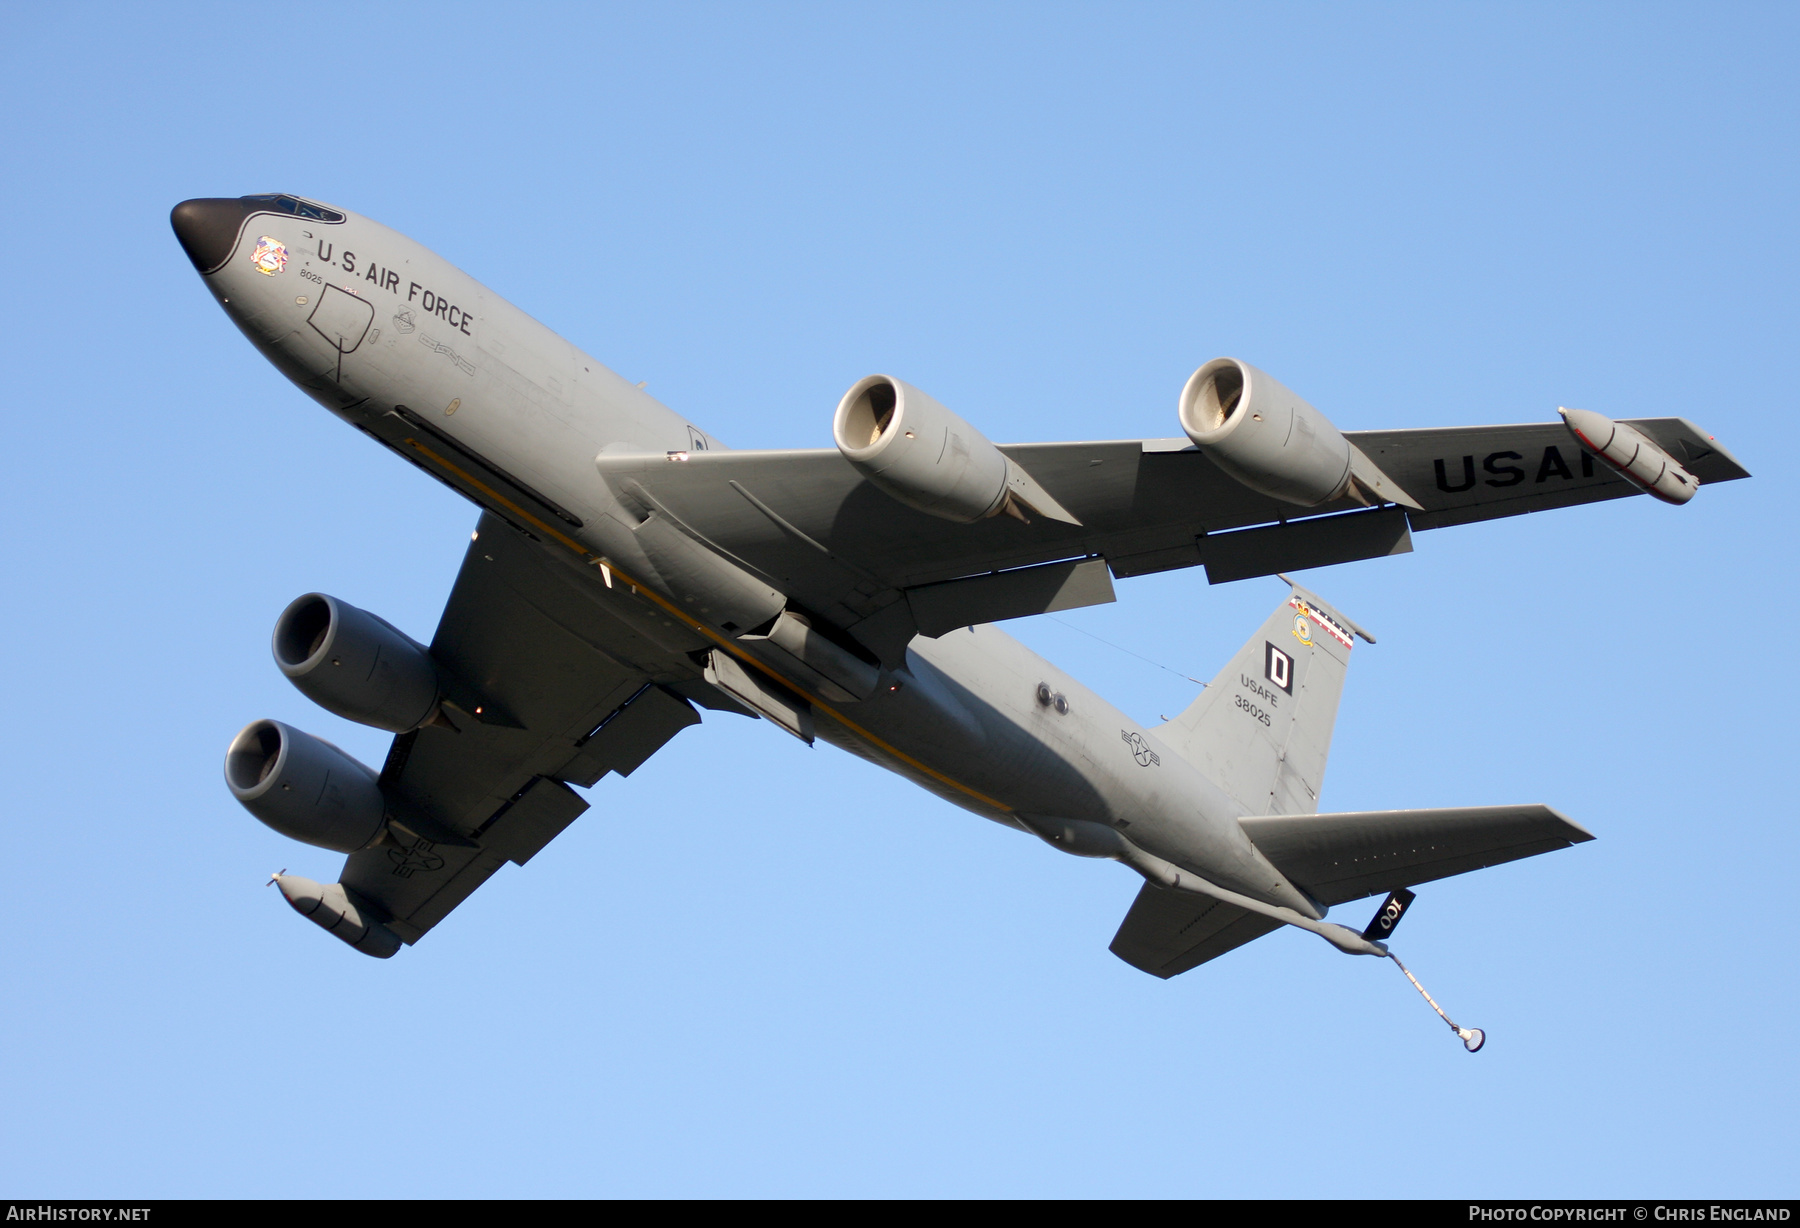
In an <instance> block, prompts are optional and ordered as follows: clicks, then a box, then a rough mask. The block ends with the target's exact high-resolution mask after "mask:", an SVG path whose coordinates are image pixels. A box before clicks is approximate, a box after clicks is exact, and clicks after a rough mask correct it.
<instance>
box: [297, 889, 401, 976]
mask: <svg viewBox="0 0 1800 1228" xmlns="http://www.w3.org/2000/svg"><path fill="white" fill-rule="evenodd" d="M275 885H276V886H278V887H280V888H281V895H282V898H283V899H285V900H286V901H287V902H288V904H289V905H290V906H291V907H292V908H293V910H294V911H295V912H297V913H299V914H300V915H301V916H303V917H305V918H306V919H307V920H308V921H311V922H312V923H313V924H314V925H316V926H318V927H319V928H320V929H322V930H324V931H325V932H326V933H328V934H330V935H332V936H333V937H335V938H339V939H342V940H343V941H344V942H346V943H348V944H350V945H351V946H353V947H355V948H356V949H357V950H358V951H361V952H362V953H363V954H364V955H372V956H374V957H375V958H376V959H387V958H389V957H390V956H392V955H393V954H394V952H396V951H398V950H399V949H400V937H399V935H397V934H395V933H394V931H393V930H391V929H389V928H388V927H387V926H385V925H383V924H382V923H381V922H379V921H377V920H375V919H374V918H373V917H370V916H368V915H366V914H365V913H364V911H363V909H362V907H360V906H359V905H358V904H357V903H356V901H354V900H352V899H351V898H350V894H349V893H348V892H347V891H345V890H344V886H343V884H342V883H323V884H321V883H315V882H314V881H313V880H312V879H310V878H301V877H300V876H299V875H298V874H277V875H276V876H275Z"/></svg>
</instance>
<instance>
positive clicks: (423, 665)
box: [270, 593, 439, 733]
mask: <svg viewBox="0 0 1800 1228" xmlns="http://www.w3.org/2000/svg"><path fill="white" fill-rule="evenodd" d="M270 648H271V649H272V650H273V652H274V654H275V664H276V665H278V666H280V667H281V672H282V673H284V674H286V675H287V676H288V680H289V681H290V682H292V683H293V684H294V685H295V686H296V687H299V688H300V693H301V694H302V695H304V696H306V697H307V698H308V699H310V700H312V701H313V702H314V703H316V704H318V705H319V706H320V707H321V708H323V709H325V710H326V711H327V712H331V713H333V714H335V715H337V716H341V717H343V718H344V719H345V720H348V721H355V722H356V723H357V724H359V725H373V726H375V728H377V729H385V730H387V731H388V732H389V733H405V732H407V731H408V730H411V729H417V728H418V727H419V726H420V725H423V724H424V723H425V722H427V721H428V720H430V719H431V717H432V715H433V714H434V713H435V712H436V710H437V701H438V690H439V683H438V672H437V665H436V664H435V663H434V662H433V661H432V659H431V653H430V652H429V651H427V650H426V648H425V647H424V646H423V645H421V644H418V643H415V642H414V641H413V640H412V639H410V638H409V637H407V636H406V635H403V634H402V633H401V632H399V631H398V630H396V629H395V628H394V627H392V626H391V625H389V624H388V623H387V622H386V621H384V620H383V619H380V618H377V617H376V616H375V615H373V614H371V613H369V612H368V611H367V610H359V609H357V608H356V607H355V606H353V605H351V604H350V603H349V602H347V601H339V600H338V599H337V598H336V597H328V596H326V595H325V594H324V593H308V594H306V596H304V597H299V598H296V599H295V600H294V601H293V602H292V603H291V604H290V605H289V606H288V608H287V609H285V610H283V611H282V612H281V617H280V618H278V619H276V620H275V634H274V636H273V639H272V642H271V644H270Z"/></svg>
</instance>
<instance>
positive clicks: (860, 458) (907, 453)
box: [831, 375, 1081, 524]
mask: <svg viewBox="0 0 1800 1228" xmlns="http://www.w3.org/2000/svg"><path fill="white" fill-rule="evenodd" d="M831 434H832V438H833V439H835V440H836V441H837V446H838V451H840V452H842V453H843V454H844V459H845V460H847V461H849V462H850V463H851V465H853V466H855V468H856V471H857V472H858V473H860V474H862V475H863V476H864V477H865V478H868V479H869V481H871V482H873V483H874V484H875V485H876V486H879V487H880V488H881V489H882V490H883V491H885V492H887V493H888V494H890V495H892V496H893V497H894V498H896V499H898V500H899V501H900V502H902V503H904V504H906V505H907V506H908V507H911V508H916V509H918V510H919V511H921V512H925V513H927V514H929V515H932V516H937V517H940V518H941V519H944V520H954V521H956V522H958V523H959V524H973V523H974V522H975V521H977V520H984V519H986V518H987V517H989V516H997V515H999V514H1000V513H1001V512H1007V513H1009V514H1010V515H1013V516H1016V517H1018V518H1019V519H1020V520H1024V519H1026V518H1027V517H1026V514H1025V513H1026V512H1036V513H1037V514H1038V515H1041V516H1045V517H1048V518H1049V519H1051V520H1060V521H1063V522H1064V523H1066V524H1080V523H1081V522H1080V521H1078V520H1076V519H1075V517H1073V516H1071V515H1069V513H1068V512H1066V511H1064V510H1063V508H1062V506H1061V505H1060V504H1058V503H1057V502H1056V500H1055V499H1053V498H1051V497H1050V495H1049V493H1048V492H1047V491H1045V490H1044V489H1043V488H1042V487H1041V486H1039V485H1038V484H1037V482H1036V481H1035V480H1034V479H1033V478H1032V477H1031V475H1030V474H1028V473H1026V472H1025V471H1024V470H1023V469H1021V468H1020V467H1019V466H1018V464H1017V463H1016V462H1014V461H1013V460H1011V459H1010V458H1009V457H1008V456H1007V455H1006V454H1005V453H1004V452H1002V451H1000V449H999V448H996V447H995V446H994V445H993V444H992V443H990V442H989V441H988V438H987V436H986V435H983V434H982V433H981V432H980V431H978V430H976V429H975V428H974V427H972V426H970V425H969V424H968V423H967V422H965V421H963V420H962V419H961V418H959V417H957V416H956V415H955V414H953V413H951V412H950V411H949V410H948V409H945V408H944V407H943V406H942V405H940V404H939V403H938V402H937V401H934V400H933V399H932V398H930V397H928V396H926V395H925V394H924V393H923V392H920V391H919V390H918V389H917V388H914V387H913V386H912V385H911V384H907V383H903V382H901V381H900V380H897V379H894V378H893V377H892V376H887V375H871V376H869V377H868V378H867V379H864V380H859V381H858V382H857V383H856V384H855V385H854V386H852V387H851V389H850V391H849V392H846V393H845V394H844V399H843V400H841V401H839V402H838V407H837V414H836V416H835V417H834V418H833V419H832V423H831Z"/></svg>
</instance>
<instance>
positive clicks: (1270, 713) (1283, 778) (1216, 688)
mask: <svg viewBox="0 0 1800 1228" xmlns="http://www.w3.org/2000/svg"><path fill="white" fill-rule="evenodd" d="M1354 628H1355V624H1354V623H1353V622H1351V621H1350V620H1349V619H1347V618H1345V617H1344V616H1343V615H1341V614H1339V613H1338V612H1337V611H1335V610H1333V609H1332V608H1331V607H1330V606H1329V605H1327V604H1326V603H1325V602H1323V601H1321V600H1319V598H1318V597H1317V596H1315V595H1314V594H1312V593H1309V592H1307V591H1306V590H1305V589H1303V588H1300V587H1299V586H1298V585H1295V586H1294V590H1293V594H1292V596H1290V597H1289V598H1288V600H1287V601H1285V602H1283V603H1282V605H1281V607H1280V608H1279V609H1277V610H1276V611H1275V613H1273V614H1271V615H1270V616H1269V621H1267V622H1265V623H1264V624H1263V625H1262V629H1261V630H1259V631H1258V632H1257V633H1256V634H1255V635H1253V636H1251V637H1250V640H1249V642H1248V643H1246V644H1245V645H1244V646H1243V647H1242V648H1241V649H1239V650H1238V654H1237V656H1235V657H1233V658H1232V659H1231V663H1230V664H1229V665H1227V666H1226V667H1225V669H1224V670H1223V671H1222V672H1221V673H1220V674H1219V676H1218V677H1217V678H1214V679H1213V680H1212V683H1211V685H1209V686H1208V687H1207V688H1206V690H1204V691H1202V692H1201V693H1200V698H1199V699H1196V700H1195V701H1194V702H1193V704H1192V705H1191V706H1190V707H1189V708H1188V710H1187V711H1186V712H1183V713H1182V714H1181V715H1180V716H1178V717H1176V718H1175V719H1174V720H1172V721H1170V722H1169V723H1168V724H1166V725H1164V726H1162V727H1161V728H1160V729H1158V730H1157V733H1158V734H1159V735H1160V736H1161V738H1162V739H1163V741H1165V742H1166V743H1168V744H1169V745H1170V746H1172V747H1174V748H1175V749H1176V750H1178V751H1180V752H1181V753H1182V755H1184V756H1185V757H1186V758H1187V760H1188V762H1190V763H1192V764H1193V765H1194V766H1195V767H1197V768H1199V769H1200V771H1201V772H1203V773H1205V775H1206V776H1207V777H1209V778H1210V779H1211V780H1212V781H1213V783H1214V784H1217V785H1218V786H1219V787H1220V788H1222V789H1224V790H1225V791H1226V792H1227V793H1229V794H1231V796H1232V797H1234V798H1236V799H1237V800H1238V801H1239V802H1241V803H1242V804H1243V806H1244V808H1245V809H1246V810H1248V811H1249V812H1250V813H1251V814H1253V815H1258V814H1312V813H1314V812H1316V811H1317V810H1318V809H1319V789H1320V787H1321V786H1322V785H1323V784H1324V782H1325V760H1326V757H1327V756H1328V755H1330V753H1331V727H1332V725H1333V724H1334V723H1335V722H1336V721H1337V710H1338V700H1339V698H1341V697H1342V695H1343V693H1344V672H1345V670H1346V669H1347V667H1348V666H1349V664H1350V645H1351V643H1352V641H1353V640H1354V638H1355V636H1356V634H1357V631H1356V630H1355V629H1354ZM1364 638H1367V636H1366V634H1365V636H1364Z"/></svg>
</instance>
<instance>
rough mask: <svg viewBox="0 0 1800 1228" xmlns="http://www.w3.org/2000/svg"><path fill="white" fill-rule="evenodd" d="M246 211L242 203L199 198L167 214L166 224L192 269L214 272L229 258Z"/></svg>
mask: <svg viewBox="0 0 1800 1228" xmlns="http://www.w3.org/2000/svg"><path fill="white" fill-rule="evenodd" d="M248 214H249V210H248V209H247V208H245V206H244V202H243V201H241V200H232V199H230V198H219V197H201V198H198V199H195V200H184V201H182V202H181V203H180V204H179V205H176V206H175V207H174V208H173V209H171V210H170V211H169V225H170V226H172V227H174V228H175V237H176V238H177V239H179V240H180V241H181V247H182V250H183V251H185V252H186V253H187V255H188V259H189V260H192V261H193V262H194V267H195V268H196V269H198V270H200V272H201V273H202V274H205V273H211V272H214V271H216V270H217V269H218V268H219V266H221V265H223V264H224V263H225V262H226V261H227V260H229V259H231V249H232V248H233V247H235V246H237V237H238V231H239V230H240V229H242V227H243V225H244V218H245V217H246V216H248Z"/></svg>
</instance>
